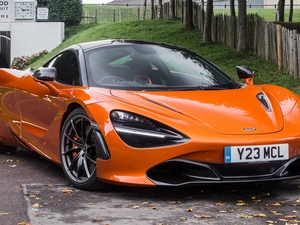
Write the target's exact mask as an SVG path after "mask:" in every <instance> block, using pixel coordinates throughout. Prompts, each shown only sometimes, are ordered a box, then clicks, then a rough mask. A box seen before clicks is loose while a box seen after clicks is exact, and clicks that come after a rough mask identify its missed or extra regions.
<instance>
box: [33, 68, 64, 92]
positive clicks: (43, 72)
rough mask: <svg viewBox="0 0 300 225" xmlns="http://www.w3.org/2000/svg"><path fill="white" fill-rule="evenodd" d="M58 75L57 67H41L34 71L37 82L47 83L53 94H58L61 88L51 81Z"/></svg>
mask: <svg viewBox="0 0 300 225" xmlns="http://www.w3.org/2000/svg"><path fill="white" fill-rule="evenodd" d="M56 75H57V71H56V68H54V67H47V68H45V67H40V68H39V69H37V70H36V71H35V72H34V73H33V78H34V80H36V81H37V82H40V83H41V84H43V85H45V86H46V87H47V88H49V90H50V91H51V92H52V93H53V95H58V94H59V92H60V91H59V90H58V89H57V88H56V87H54V86H53V84H52V83H51V82H52V81H54V80H55V77H56Z"/></svg>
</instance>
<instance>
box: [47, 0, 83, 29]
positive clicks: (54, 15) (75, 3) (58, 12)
mask: <svg viewBox="0 0 300 225" xmlns="http://www.w3.org/2000/svg"><path fill="white" fill-rule="evenodd" d="M81 15H82V1H81V0H64V1H61V0H51V1H50V3H49V21H52V22H64V23H65V26H66V27H71V26H77V25H79V24H80V21H81Z"/></svg>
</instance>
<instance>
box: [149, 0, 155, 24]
mask: <svg viewBox="0 0 300 225" xmlns="http://www.w3.org/2000/svg"><path fill="white" fill-rule="evenodd" d="M150 14H151V19H152V20H153V19H155V10H154V0H151V10H150Z"/></svg>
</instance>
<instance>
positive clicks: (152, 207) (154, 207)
mask: <svg viewBox="0 0 300 225" xmlns="http://www.w3.org/2000/svg"><path fill="white" fill-rule="evenodd" d="M148 208H149V209H153V210H155V209H157V208H156V206H149V207H148Z"/></svg>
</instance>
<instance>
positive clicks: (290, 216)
mask: <svg viewBox="0 0 300 225" xmlns="http://www.w3.org/2000/svg"><path fill="white" fill-rule="evenodd" d="M284 218H285V219H295V218H297V216H296V215H288V216H284Z"/></svg>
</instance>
